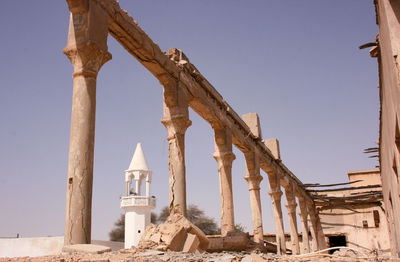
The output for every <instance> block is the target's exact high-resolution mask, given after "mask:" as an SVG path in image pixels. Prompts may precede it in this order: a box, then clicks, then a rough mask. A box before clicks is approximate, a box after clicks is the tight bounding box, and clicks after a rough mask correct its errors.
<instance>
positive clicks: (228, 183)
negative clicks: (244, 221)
mask: <svg viewBox="0 0 400 262" xmlns="http://www.w3.org/2000/svg"><path fill="white" fill-rule="evenodd" d="M214 139H215V153H214V154H213V156H214V158H215V160H217V163H218V173H219V189H220V201H221V203H220V205H221V235H223V236H225V235H226V234H227V233H228V232H230V231H234V230H235V218H234V210H233V193H232V162H233V160H234V159H235V155H234V154H233V153H232V133H231V131H230V129H228V128H221V129H218V128H214Z"/></svg>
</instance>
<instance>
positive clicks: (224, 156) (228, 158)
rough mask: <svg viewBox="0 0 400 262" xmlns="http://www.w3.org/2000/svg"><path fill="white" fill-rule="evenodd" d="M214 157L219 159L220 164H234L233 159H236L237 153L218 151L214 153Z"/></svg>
mask: <svg viewBox="0 0 400 262" xmlns="http://www.w3.org/2000/svg"><path fill="white" fill-rule="evenodd" d="M213 157H214V158H215V160H217V163H218V165H232V162H233V160H235V159H236V156H235V154H234V153H232V152H230V151H228V152H219V151H216V152H214V153H213Z"/></svg>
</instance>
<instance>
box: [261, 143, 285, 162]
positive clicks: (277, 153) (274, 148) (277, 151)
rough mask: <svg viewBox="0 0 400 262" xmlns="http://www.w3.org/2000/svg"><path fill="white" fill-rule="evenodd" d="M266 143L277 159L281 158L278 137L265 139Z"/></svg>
mask: <svg viewBox="0 0 400 262" xmlns="http://www.w3.org/2000/svg"><path fill="white" fill-rule="evenodd" d="M264 144H265V145H266V146H267V147H268V149H269V151H271V153H272V155H273V156H274V158H275V159H281V152H280V149H279V141H278V139H276V138H271V139H267V140H264Z"/></svg>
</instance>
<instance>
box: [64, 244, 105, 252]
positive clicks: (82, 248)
mask: <svg viewBox="0 0 400 262" xmlns="http://www.w3.org/2000/svg"><path fill="white" fill-rule="evenodd" d="M62 251H63V252H67V253H89V254H102V253H104V252H110V251H111V248H109V247H106V246H100V245H93V244H75V245H68V246H64V247H63V249H62Z"/></svg>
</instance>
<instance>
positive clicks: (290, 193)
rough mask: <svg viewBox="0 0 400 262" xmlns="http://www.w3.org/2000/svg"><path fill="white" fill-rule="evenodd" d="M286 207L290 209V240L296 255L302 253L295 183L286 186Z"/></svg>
mask: <svg viewBox="0 0 400 262" xmlns="http://www.w3.org/2000/svg"><path fill="white" fill-rule="evenodd" d="M285 195H286V202H287V204H286V207H287V210H288V217H289V224H290V242H291V249H292V253H293V254H294V255H298V254H300V246H299V233H298V231H297V218H296V207H297V204H296V198H295V195H294V190H293V185H291V184H289V185H288V187H286V188H285Z"/></svg>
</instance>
